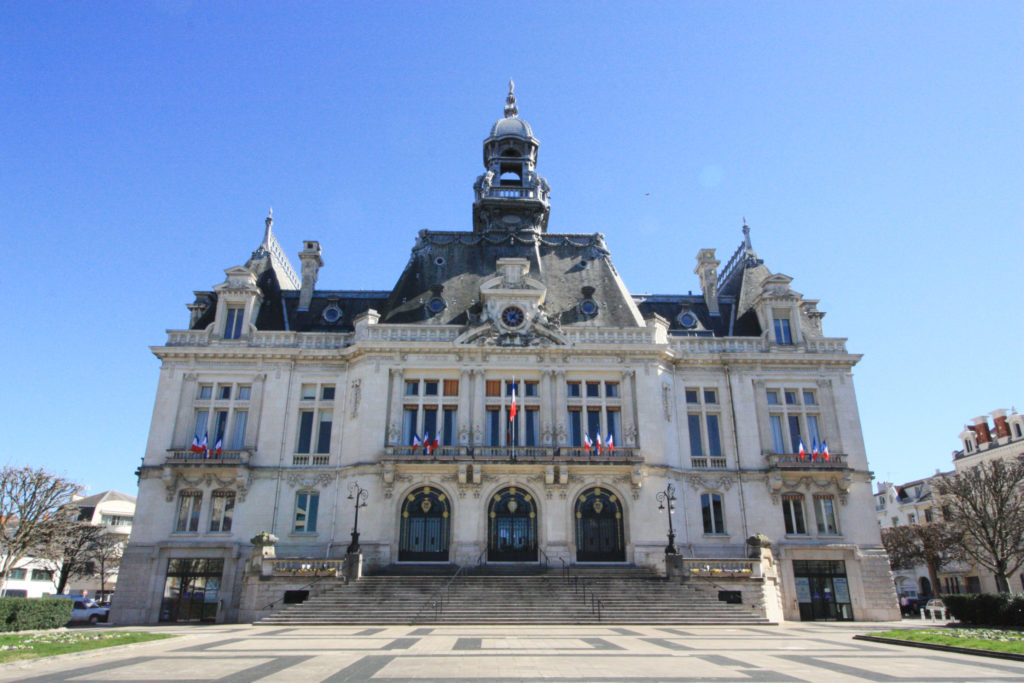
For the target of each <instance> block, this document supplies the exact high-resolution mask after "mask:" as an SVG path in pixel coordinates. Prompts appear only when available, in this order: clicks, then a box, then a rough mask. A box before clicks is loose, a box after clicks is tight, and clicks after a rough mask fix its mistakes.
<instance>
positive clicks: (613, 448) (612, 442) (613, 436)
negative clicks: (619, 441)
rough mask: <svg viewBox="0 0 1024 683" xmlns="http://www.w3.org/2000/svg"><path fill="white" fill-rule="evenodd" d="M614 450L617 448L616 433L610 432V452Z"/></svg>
mask: <svg viewBox="0 0 1024 683" xmlns="http://www.w3.org/2000/svg"><path fill="white" fill-rule="evenodd" d="M614 450H615V435H614V434H609V435H608V452H609V453H611V452H612V451H614Z"/></svg>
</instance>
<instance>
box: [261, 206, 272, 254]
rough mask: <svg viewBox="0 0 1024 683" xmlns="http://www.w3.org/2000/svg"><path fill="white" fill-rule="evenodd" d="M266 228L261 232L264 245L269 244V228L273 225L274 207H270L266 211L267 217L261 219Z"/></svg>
mask: <svg viewBox="0 0 1024 683" xmlns="http://www.w3.org/2000/svg"><path fill="white" fill-rule="evenodd" d="M263 222H264V223H265V224H266V226H267V229H266V231H265V232H264V233H263V246H264V247H266V246H267V245H269V244H270V228H271V226H273V225H274V207H270V211H268V212H267V219H266V220H265V221H263Z"/></svg>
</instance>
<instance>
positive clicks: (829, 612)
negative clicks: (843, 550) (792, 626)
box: [793, 560, 853, 621]
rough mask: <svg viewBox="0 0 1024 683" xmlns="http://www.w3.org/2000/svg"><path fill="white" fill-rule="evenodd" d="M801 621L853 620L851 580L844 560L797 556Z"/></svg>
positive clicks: (797, 583)
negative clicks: (807, 558)
mask: <svg viewBox="0 0 1024 683" xmlns="http://www.w3.org/2000/svg"><path fill="white" fill-rule="evenodd" d="M793 577H794V578H795V580H796V595H797V601H798V602H799V603H800V620H801V621H817V620H829V621H852V620H853V605H851V604H850V584H849V582H848V581H847V579H846V563H845V562H843V561H842V560H793Z"/></svg>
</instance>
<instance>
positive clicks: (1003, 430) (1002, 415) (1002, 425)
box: [992, 410, 1010, 439]
mask: <svg viewBox="0 0 1024 683" xmlns="http://www.w3.org/2000/svg"><path fill="white" fill-rule="evenodd" d="M992 421H993V422H995V424H996V438H997V439H1002V438H1003V437H1004V436H1006V437H1008V436H1010V425H1009V423H1008V422H1007V421H1006V411H1005V410H993V411H992Z"/></svg>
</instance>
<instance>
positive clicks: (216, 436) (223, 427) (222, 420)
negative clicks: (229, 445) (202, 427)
mask: <svg viewBox="0 0 1024 683" xmlns="http://www.w3.org/2000/svg"><path fill="white" fill-rule="evenodd" d="M215 419H216V422H215V423H214V425H215V426H214V429H213V442H214V443H217V441H220V440H221V439H223V438H224V432H226V431H227V429H228V411H226V410H218V411H217V414H216V418H215ZM223 443H224V442H223V441H221V445H222V447H223Z"/></svg>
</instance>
